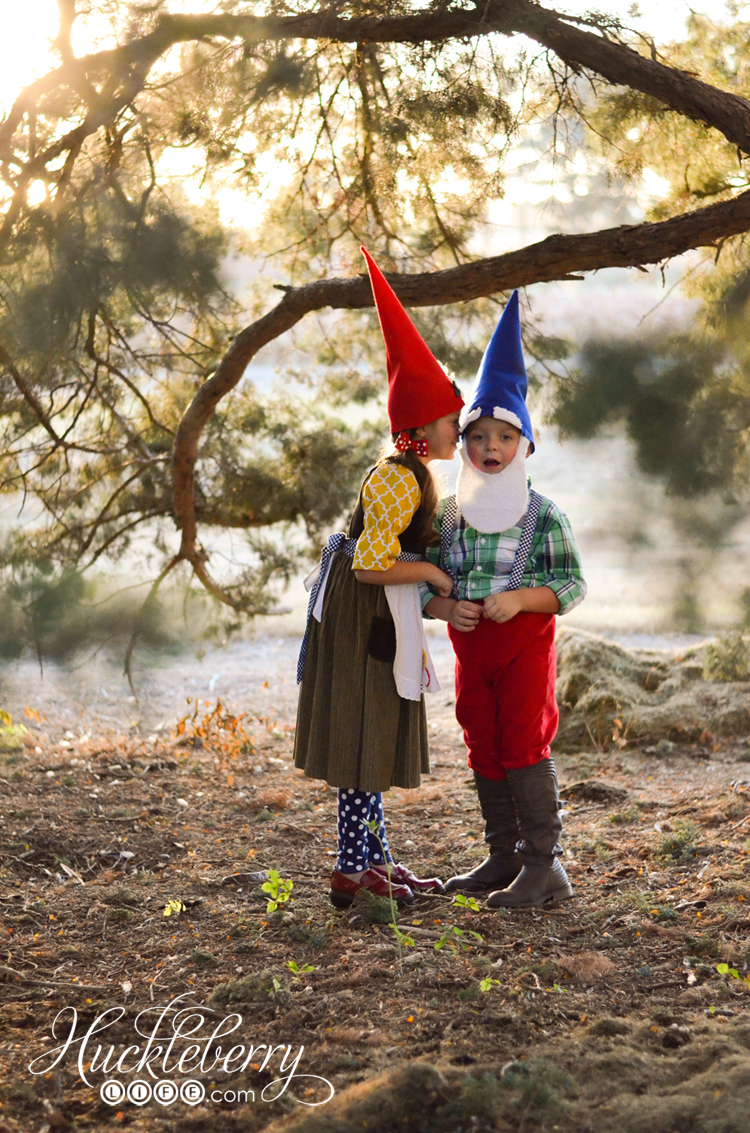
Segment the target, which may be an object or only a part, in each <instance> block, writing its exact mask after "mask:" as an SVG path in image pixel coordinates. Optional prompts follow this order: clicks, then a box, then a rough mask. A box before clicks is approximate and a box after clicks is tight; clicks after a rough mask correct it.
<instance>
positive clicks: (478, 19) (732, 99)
mask: <svg viewBox="0 0 750 1133" xmlns="http://www.w3.org/2000/svg"><path fill="white" fill-rule="evenodd" d="M573 19H574V17H572V16H566V15H565V14H564V13H558V12H554V11H550V10H549V9H547V8H542V7H541V6H540V5H539V4H538V3H536V0H480V2H478V3H477V4H476V7H475V8H474V9H473V10H464V11H455V10H454V11H444V10H443V11H440V10H437V11H436V10H434V9H433V10H432V11H429V10H427V11H423V12H418V13H415V14H413V15H407V16H388V17H380V16H363V17H359V18H355V19H342V18H341V17H339V16H337V15H335V14H334V13H333V12H331V11H330V10H329V9H326V8H321V9H319V10H318V11H315V12H311V13H308V14H304V15H300V16H281V17H278V16H269V17H262V16H244V15H243V16H238V15H232V14H229V13H225V14H211V15H175V14H170V13H166V14H163V15H162V16H160V17H159V19H158V20H157V23H156V26H155V28H154V30H153V31H151V32H149V33H148V34H147V35H144V36H141V37H140V38H138V39H134V40H132V41H131V42H130V43H126V44H123V45H122V46H121V47H116V48H111V49H109V50H106V51H98V52H93V53H92V54H90V55H85V56H82V57H81V58H79V59H73V58H71V59H69V60H68V61H67V62H66V63H64V64H63V65H62V66H61V67H58V68H56V69H55V70H54V71H51V72H50V73H49V74H48V75H45V76H43V77H42V78H40V79H37V80H36V81H35V82H34V83H31V84H30V85H29V86H28V87H26V88H25V89H24V90H23V91H22V92H21V93H20V94H19V96H18V98H17V99H16V101H15V103H14V105H13V107H12V108H11V110H10V113H9V114H8V117H7V119H6V120H5V122H4V123H3V124H2V125H0V151H2V150H3V148H4V147H7V146H8V145H9V144H10V142H11V138H12V136H13V134H14V132H15V130H16V128H17V126H18V125H19V123H20V122H21V119H22V118H23V116H24V114H25V113H27V111H28V110H29V109H30V108H31V107H33V106H34V105H35V103H36V101H37V99H38V98H39V97H41V96H42V95H43V94H46V93H48V92H49V91H51V90H54V89H55V88H56V87H58V86H61V85H64V84H69V85H71V86H72V87H74V89H80V84H81V81H82V79H83V78H84V77H86V78H90V77H91V76H92V75H100V74H102V73H106V74H109V75H110V76H113V75H118V74H124V75H127V80H126V83H127V86H128V94H129V97H131V98H132V97H134V95H135V94H136V93H137V91H138V90H139V89H140V88H141V86H142V85H143V84H144V83H145V82H146V79H147V77H148V74H149V72H150V70H151V67H152V66H153V65H154V63H155V62H156V60H157V59H159V58H160V57H161V56H162V55H163V54H164V53H165V52H166V51H168V50H169V49H170V48H171V47H173V46H174V45H175V44H177V43H186V42H190V41H198V40H205V39H207V38H208V39H210V38H220V39H229V40H232V39H241V40H243V41H244V42H245V43H247V44H251V45H252V44H260V43H267V42H281V41H289V40H295V39H312V40H319V39H327V40H333V41H335V42H338V43H358V42H360V43H368V42H369V43H415V44H416V43H424V42H433V43H439V42H444V41H446V40H450V39H467V38H474V37H478V36H488V35H490V34H493V33H494V34H502V35H518V34H521V35H526V36H528V37H529V38H530V39H533V40H534V41H535V42H537V43H539V44H541V45H542V46H544V47H546V48H547V49H548V50H550V51H554V53H555V54H556V55H557V56H559V58H560V59H561V60H562V61H563V62H565V63H567V64H568V65H569V66H570V67H572V68H574V69H581V68H586V69H587V70H590V71H592V72H594V73H595V74H598V75H601V77H602V78H604V79H606V80H607V82H610V83H614V84H615V85H618V86H619V85H623V86H629V87H632V88H633V89H634V90H639V91H641V92H642V93H643V94H647V95H650V96H651V97H652V98H655V99H658V101H659V102H662V103H664V105H666V106H668V107H669V108H670V109H671V110H674V111H676V112H677V113H678V114H682V115H685V116H686V117H688V118H691V119H693V120H695V121H699V122H705V123H706V124H707V125H709V126H712V127H714V128H715V129H717V130H719V131H720V132H721V133H722V134H723V135H724V136H725V137H726V138H727V139H728V141H730V142H731V143H732V144H733V145H736V146H738V147H739V149H741V150H742V151H743V152H745V153H750V103H749V102H748V101H747V100H746V99H744V98H742V97H740V96H739V95H736V94H731V93H729V92H728V91H723V90H719V89H718V88H717V87H714V86H711V85H710V84H709V83H704V82H702V81H701V80H700V79H698V78H696V77H695V76H693V75H691V74H689V73H688V72H687V71H681V70H678V69H677V68H675V67H669V66H667V65H666V64H664V63H660V62H658V60H656V59H653V58H651V57H649V56H645V55H640V54H639V53H638V52H637V51H635V50H633V48H631V47H628V46H626V45H625V44H622V43H618V42H617V41H615V40H612V39H608V38H606V37H605V36H604V35H603V34H598V35H597V34H595V33H594V32H591V31H584V30H582V29H581V28H580V27H575V26H573V24H572V23H571V21H572V20H573ZM117 105H118V106H120V105H122V102H121V100H120V99H118V100H117ZM98 117H99V119H100V121H104V120H105V119H107V120H109V119H110V118H111V112H108V111H106V110H105V109H104V107H99V108H98ZM91 125H93V122H91ZM86 132H91V130H90V129H88V130H87V131H86Z"/></svg>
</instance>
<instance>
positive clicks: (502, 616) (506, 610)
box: [482, 590, 523, 622]
mask: <svg viewBox="0 0 750 1133" xmlns="http://www.w3.org/2000/svg"><path fill="white" fill-rule="evenodd" d="M522 608H523V606H522V602H521V597H520V593H519V591H518V590H503V592H502V593H501V594H491V595H490V596H489V598H485V600H484V608H483V611H482V613H483V615H484V617H485V618H490V619H491V621H493V622H509V621H510V620H511V618H514V617H515V616H516V614H518V613H520V611H521V610H522Z"/></svg>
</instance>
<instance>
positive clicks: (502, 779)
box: [422, 291, 586, 908]
mask: <svg viewBox="0 0 750 1133" xmlns="http://www.w3.org/2000/svg"><path fill="white" fill-rule="evenodd" d="M526 390H527V379H526V368H525V366H524V362H523V353H522V350H521V327H520V321H519V316H518V293H517V292H515V291H514V292H513V295H512V296H511V299H510V302H509V303H508V306H507V307H506V309H505V311H504V312H503V316H502V318H501V320H500V322H499V324H498V326H497V328H496V330H495V333H494V334H493V336H492V339H491V341H490V344H489V346H488V347H487V350H486V352H485V355H484V358H483V359H482V364H481V366H480V368H479V376H478V383H477V388H476V393H475V395H474V398H473V401H472V404H471V407H470V409H469V411H468V414H467V417H466V422H465V425H464V429H463V442H464V443H463V445H462V447H461V449H460V456H461V460H462V468H461V472H460V474H459V478H458V484H457V488H456V495H455V496H449V497H447V498H446V499H443V500H441V503H440V506H439V508H438V513H437V517H436V526H437V527H438V528H439V530H440V535H441V545H440V547H439V548H438V547H430V548H428V549H427V552H426V554H427V556H428V557H429V558H430V559H431V560H432V561H434V562H436V563H439V565H440V566H441V568H442V569H443V570H445V571H446V572H447V573H449V574H452V575H453V577H454V579H455V587H454V591H453V597H452V598H443V597H440V596H438V595H435V594H434V592H433V593H432V594H430V592H429V589H428V587H426V586H424V587H422V591H423V608H424V611H425V612H426V613H427V614H429V615H431V616H432V617H436V618H442V619H443V620H444V621H447V622H448V626H449V628H448V634H449V636H450V639H451V642H452V644H453V648H454V650H455V653H456V716H457V718H458V722H459V723H460V724H461V727H462V728H463V732H464V739H465V742H466V746H467V748H468V762H469V767H470V768H471V769H472V771H473V772H474V778H475V781H476V787H477V794H478V796H479V805H480V807H481V810H482V816H483V818H484V821H485V842H486V843H487V845H488V846H489V856H488V857H487V858H486V860H485V861H484V862H482V864H481V865H479V866H477V867H476V868H475V869H473V870H471V871H470V872H469V873H467V874H463V875H461V876H458V877H453V878H451V879H450V881H448V883H447V885H446V890H447V891H448V892H455V891H457V890H460V891H461V892H464V893H476V892H482V891H487V890H494V892H491V893H490V896H489V899H488V901H487V904H488V905H489V906H490V907H491V908H500V907H506V908H526V907H529V906H534V905H542V904H544V903H545V902H548V901H557V900H563V899H564V898H567V897H571V896H572V893H573V890H572V888H571V886H570V883H569V881H568V878H567V875H566V873H565V870H564V869H563V867H562V865H561V863H560V861H559V860H558V859H559V855H560V854H561V853H562V848H561V847H560V845H559V842H558V839H559V836H560V833H561V830H562V823H561V820H560V815H559V809H560V803H559V794H558V789H557V779H556V776H555V768H554V764H553V762H552V759H551V758H550V745H551V743H552V740H553V738H554V736H555V732H556V730H557V721H558V711H557V703H556V701H555V673H556V665H555V619H554V615H555V614H563V613H567V612H568V611H569V610H572V609H573V608H574V607H575V606H577V605H578V603H579V602H581V601H583V598H584V596H585V594H586V583H585V582H584V580H583V577H582V575H581V567H580V561H579V557H578V551H577V549H576V545H575V542H574V541H573V535H572V532H571V530H570V524H569V522H568V519H567V517H566V516H565V515H564V514H563V512H561V511H560V509H559V508H558V507H556V505H555V504H554V503H553V502H552V500H549V499H547V498H545V497H544V496H540V495H539V494H538V493H536V492H533V491H532V492H530V491H529V483H528V478H527V474H526V457H527V456H529V455H530V454H531V453H532V452H533V451H534V435H533V432H532V428H531V419H530V417H529V413H528V409H527V407H526Z"/></svg>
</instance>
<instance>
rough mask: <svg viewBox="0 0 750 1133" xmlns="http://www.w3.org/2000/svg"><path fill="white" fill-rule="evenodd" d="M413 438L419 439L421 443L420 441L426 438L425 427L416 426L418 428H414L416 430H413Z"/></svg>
mask: <svg viewBox="0 0 750 1133" xmlns="http://www.w3.org/2000/svg"><path fill="white" fill-rule="evenodd" d="M414 436H415V437H416V438H418V439H419V440H420V441H421V440H424V438H425V437H426V436H427V432H426V430H425V426H424V425H419V426H418V427H417V428H416V429H415V430H414Z"/></svg>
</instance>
